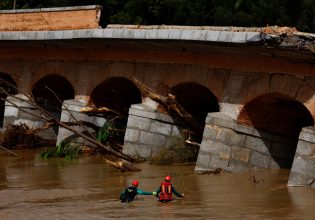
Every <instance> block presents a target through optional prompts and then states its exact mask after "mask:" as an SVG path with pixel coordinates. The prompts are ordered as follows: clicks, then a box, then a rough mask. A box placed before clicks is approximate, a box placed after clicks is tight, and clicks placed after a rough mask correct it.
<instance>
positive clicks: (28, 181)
mask: <svg viewBox="0 0 315 220" xmlns="http://www.w3.org/2000/svg"><path fill="white" fill-rule="evenodd" d="M16 153H18V155H19V156H18V157H13V156H10V155H9V154H8V153H6V152H4V151H2V150H1V151H0V219H1V220H2V219H8V220H9V219H14V220H15V219H32V220H35V219H76V220H81V219H315V190H314V189H311V188H307V187H287V185H286V184H287V180H288V176H289V170H253V171H250V172H245V173H224V174H222V175H196V174H194V173H193V171H194V166H193V165H186V166H154V165H150V164H147V163H143V164H138V167H140V168H142V171H141V172H135V173H121V172H118V171H117V170H115V169H113V168H111V167H109V166H108V165H106V164H104V163H103V161H102V157H101V156H89V157H83V158H80V159H78V160H76V161H65V160H63V159H48V160H42V159H40V157H39V152H38V151H32V150H23V151H16ZM166 174H170V175H171V176H172V177H173V181H172V182H173V185H174V186H175V188H176V189H177V190H178V191H179V192H181V193H185V198H184V199H181V200H175V201H173V202H171V203H167V204H161V203H159V202H157V200H156V198H155V197H153V196H139V199H138V200H136V201H134V202H132V203H129V204H121V203H120V201H119V200H118V197H119V194H120V192H121V191H122V190H123V189H124V187H125V186H126V185H128V183H130V182H131V181H132V180H133V179H138V180H139V181H140V185H139V188H141V189H143V190H146V191H152V190H155V189H156V188H157V187H158V186H159V184H160V182H161V181H162V179H163V177H164V176H165V175H166ZM253 175H254V176H255V179H256V180H257V183H253V180H252V176H253Z"/></svg>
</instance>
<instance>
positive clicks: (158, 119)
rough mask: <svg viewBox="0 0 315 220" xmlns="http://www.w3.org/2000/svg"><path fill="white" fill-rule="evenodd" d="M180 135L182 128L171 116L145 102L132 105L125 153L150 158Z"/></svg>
mask: <svg viewBox="0 0 315 220" xmlns="http://www.w3.org/2000/svg"><path fill="white" fill-rule="evenodd" d="M180 137H181V135H180V130H179V128H178V126H177V125H175V123H174V121H173V119H172V118H171V117H170V116H168V115H166V114H162V113H158V112H156V110H155V109H154V108H152V107H150V106H148V105H145V104H136V105H132V106H131V107H130V109H129V117H128V123H127V128H126V134H125V141H124V149H123V153H125V154H128V155H132V156H135V157H139V158H145V159H148V158H150V157H151V156H153V155H155V154H156V153H157V152H158V151H160V150H161V149H163V148H167V147H170V146H171V144H172V142H173V141H176V139H178V138H180Z"/></svg>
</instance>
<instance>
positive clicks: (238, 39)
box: [231, 32, 247, 43]
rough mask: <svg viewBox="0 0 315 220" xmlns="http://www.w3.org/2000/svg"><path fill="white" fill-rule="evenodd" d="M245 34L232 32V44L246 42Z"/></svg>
mask: <svg viewBox="0 0 315 220" xmlns="http://www.w3.org/2000/svg"><path fill="white" fill-rule="evenodd" d="M246 34H247V33H246V32H233V35H232V40H231V41H232V43H245V42H246Z"/></svg>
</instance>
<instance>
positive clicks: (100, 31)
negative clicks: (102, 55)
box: [93, 29, 104, 38]
mask: <svg viewBox="0 0 315 220" xmlns="http://www.w3.org/2000/svg"><path fill="white" fill-rule="evenodd" d="M103 32H104V30H103V29H94V30H93V38H102V37H103Z"/></svg>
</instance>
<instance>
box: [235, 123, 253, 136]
mask: <svg viewBox="0 0 315 220" xmlns="http://www.w3.org/2000/svg"><path fill="white" fill-rule="evenodd" d="M234 130H235V131H237V132H239V133H244V134H247V135H253V134H254V131H255V128H253V127H250V126H246V125H241V124H238V123H236V124H235V125H234Z"/></svg>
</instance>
